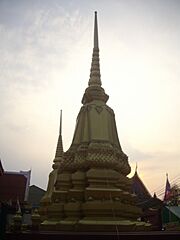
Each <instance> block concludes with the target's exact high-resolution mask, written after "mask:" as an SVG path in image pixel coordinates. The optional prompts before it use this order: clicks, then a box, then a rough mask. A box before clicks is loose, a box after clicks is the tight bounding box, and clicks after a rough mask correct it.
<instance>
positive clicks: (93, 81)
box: [89, 12, 101, 86]
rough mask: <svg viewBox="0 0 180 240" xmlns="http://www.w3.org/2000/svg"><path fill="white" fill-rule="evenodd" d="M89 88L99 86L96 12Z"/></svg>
mask: <svg viewBox="0 0 180 240" xmlns="http://www.w3.org/2000/svg"><path fill="white" fill-rule="evenodd" d="M89 86H101V74H100V66H99V43H98V23H97V12H95V17H94V47H93V56H92V63H91V72H90V79H89Z"/></svg>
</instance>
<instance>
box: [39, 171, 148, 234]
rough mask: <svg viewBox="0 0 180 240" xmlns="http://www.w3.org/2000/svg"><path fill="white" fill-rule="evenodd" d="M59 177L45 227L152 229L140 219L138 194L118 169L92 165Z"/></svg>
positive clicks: (55, 229)
mask: <svg viewBox="0 0 180 240" xmlns="http://www.w3.org/2000/svg"><path fill="white" fill-rule="evenodd" d="M58 179H59V181H57V184H56V190H55V191H54V192H53V196H52V202H51V204H50V205H49V207H48V208H47V207H46V214H47V215H46V217H45V218H44V219H46V220H44V221H43V222H42V223H41V230H45V231H78V232H91V231H92V232H116V231H119V232H120V231H147V230H150V224H147V223H145V222H140V221H138V218H139V217H140V216H141V209H139V208H138V207H136V206H135V198H136V196H135V195H133V194H131V193H130V192H129V190H130V184H131V182H130V180H129V179H128V178H127V177H125V176H123V175H122V174H119V173H118V172H117V171H116V170H112V169H105V168H104V169H100V168H91V169H89V170H88V171H86V172H84V171H82V170H78V171H76V172H74V173H70V172H68V171H66V172H63V173H61V174H59V175H58ZM62 179H64V181H63V183H62V181H60V180H62ZM85 183H86V184H87V186H85ZM120 186H121V188H120Z"/></svg>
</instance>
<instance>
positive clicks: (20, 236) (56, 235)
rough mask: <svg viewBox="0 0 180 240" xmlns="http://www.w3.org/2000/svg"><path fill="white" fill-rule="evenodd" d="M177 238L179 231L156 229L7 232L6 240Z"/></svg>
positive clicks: (155, 239) (159, 239)
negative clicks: (119, 231) (111, 231)
mask: <svg viewBox="0 0 180 240" xmlns="http://www.w3.org/2000/svg"><path fill="white" fill-rule="evenodd" d="M14 239H16V240H32V239H34V240H36V239H38V240H59V239H62V240H72V239H73V240H81V239H82V240H84V239H86V240H117V239H121V240H135V239H138V240H142V239H145V240H152V239H153V240H161V239H163V240H169V239H171V240H177V239H180V231H179V232H168V231H155V232H121V233H116V232H115V233H108V232H107V233H104V232H103V233H99V232H98V233H97V232H93V233H92V232H81V233H78V232H68V233H67V232H27V233H16V234H15V233H6V235H5V240H14Z"/></svg>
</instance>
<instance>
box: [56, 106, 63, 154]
mask: <svg viewBox="0 0 180 240" xmlns="http://www.w3.org/2000/svg"><path fill="white" fill-rule="evenodd" d="M63 153H64V151H63V143H62V110H61V111H60V124H59V138H58V143H57V148H56V155H55V159H56V158H58V157H62V156H63Z"/></svg>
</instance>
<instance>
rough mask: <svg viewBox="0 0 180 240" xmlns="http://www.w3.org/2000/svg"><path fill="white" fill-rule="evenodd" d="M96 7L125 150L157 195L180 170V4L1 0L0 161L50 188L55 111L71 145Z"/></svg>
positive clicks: (108, 86) (105, 75)
mask: <svg viewBox="0 0 180 240" xmlns="http://www.w3.org/2000/svg"><path fill="white" fill-rule="evenodd" d="M95 10H97V11H98V24H99V44H100V65H101V80H102V84H103V88H105V91H106V93H107V94H108V95H109V96H110V98H109V101H108V102H107V104H108V105H109V106H110V107H111V108H113V110H114V112H115V115H116V123H117V128H118V134H119V139H120V143H121V146H122V148H123V151H124V152H125V153H126V154H127V155H128V156H129V162H130V165H131V167H132V174H133V173H134V169H135V164H136V162H137V163H138V172H139V175H140V177H141V178H142V180H143V181H144V183H145V185H146V186H147V188H148V189H149V190H150V192H151V193H153V191H156V192H157V194H158V193H159V194H160V193H161V192H162V191H161V188H164V185H165V178H166V177H165V174H166V172H168V173H169V179H170V181H172V180H176V179H177V180H178V177H179V176H180V148H179V147H180V124H179V123H180V67H179V63H180V44H179V43H180V27H179V26H180V14H179V12H180V1H178V0H151V1H145V0H126V1H125V0H111V1H106V0H101V1H100V0H99V1H97V0H92V1H83V0H72V1H61V0H51V1H50V0H41V1H40V0H29V1H25V0H16V1H10V0H0V56H1V57H0V109H1V117H0V158H1V159H2V163H3V166H4V168H5V170H17V171H19V170H28V169H30V168H32V178H31V184H36V185H38V186H40V187H42V188H46V185H47V180H48V174H49V172H50V171H51V169H52V162H53V159H54V155H55V149H56V143H57V138H58V130H59V112H60V109H63V141H64V149H65V150H67V149H68V147H69V146H70V144H71V141H72V137H73V133H74V128H75V122H76V117H77V114H78V112H79V109H80V107H81V99H82V96H83V93H84V90H85V88H86V87H87V85H88V80H89V72H90V64H91V55H92V44H93V43H92V42H93V41H92V40H93V21H94V11H95ZM132 174H131V175H132Z"/></svg>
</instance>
